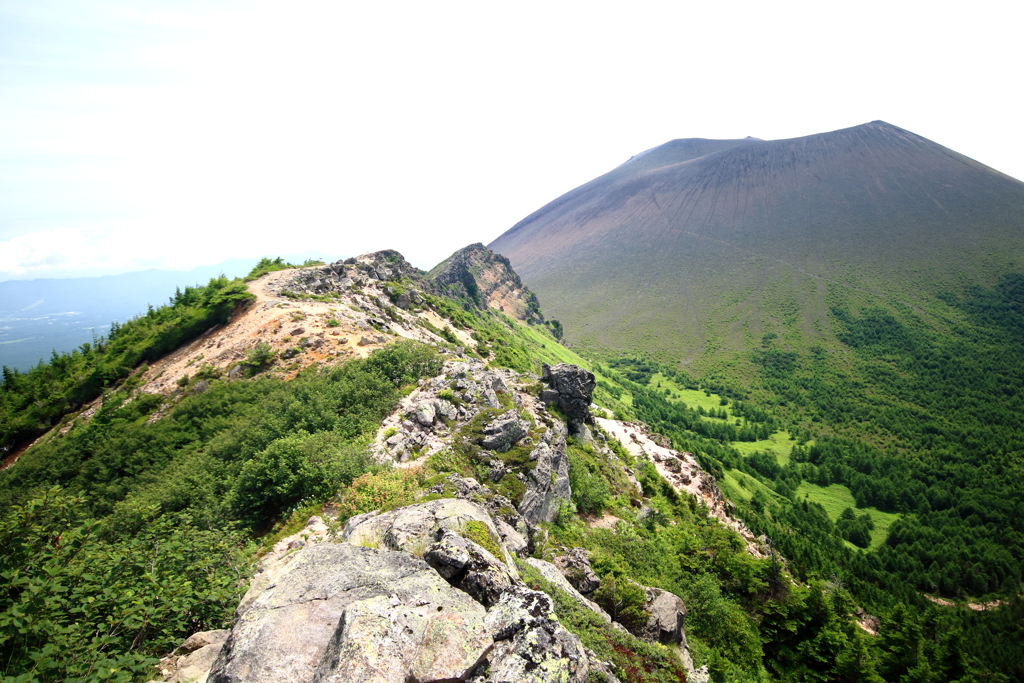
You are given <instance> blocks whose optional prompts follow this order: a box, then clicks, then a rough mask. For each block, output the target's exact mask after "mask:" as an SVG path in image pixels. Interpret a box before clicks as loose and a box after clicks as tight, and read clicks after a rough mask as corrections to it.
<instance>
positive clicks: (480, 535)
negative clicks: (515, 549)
mask: <svg viewBox="0 0 1024 683" xmlns="http://www.w3.org/2000/svg"><path fill="white" fill-rule="evenodd" d="M462 535H463V536H465V537H466V539H467V540H470V541H473V542H474V543H476V544H477V545H478V546H480V547H481V548H483V549H484V550H486V551H487V552H489V553H490V554H491V555H494V556H495V557H496V558H498V559H499V560H501V561H504V558H505V554H504V553H503V552H501V548H499V547H498V544H497V543H496V542H495V540H494V539H493V538H492V537H491V531H490V529H488V528H487V525H486V524H484V523H483V522H480V521H477V520H475V519H474V520H470V521H468V522H466V523H465V524H464V525H463V528H462Z"/></svg>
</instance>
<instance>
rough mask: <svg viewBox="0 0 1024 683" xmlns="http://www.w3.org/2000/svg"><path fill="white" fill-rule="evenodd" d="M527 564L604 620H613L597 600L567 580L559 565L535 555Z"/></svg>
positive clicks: (581, 605)
mask: <svg viewBox="0 0 1024 683" xmlns="http://www.w3.org/2000/svg"><path fill="white" fill-rule="evenodd" d="M526 564H528V565H530V566H531V567H533V568H534V569H536V570H537V571H538V572H539V573H540V575H541V576H543V577H544V578H545V579H546V580H547V581H548V582H549V583H551V584H552V585H554V586H555V588H558V589H560V590H561V591H563V592H564V593H565V594H566V595H568V596H569V597H570V598H572V599H573V600H575V601H576V603H577V604H578V605H579V606H580V607H584V608H586V609H588V610H590V611H591V612H593V613H594V614H596V615H597V616H599V617H601V618H602V619H603V620H605V621H607V622H609V623H610V622H611V620H612V618H611V616H609V615H608V613H607V612H605V611H604V610H603V609H601V606H600V605H598V604H597V603H596V602H594V601H593V600H590V599H589V598H587V597H586V596H584V595H583V594H582V593H580V592H579V591H578V590H576V587H575V586H573V585H572V584H571V583H569V581H568V580H566V578H565V576H564V575H563V574H562V572H560V571H559V570H558V567H556V566H555V565H553V564H551V563H550V562H545V561H544V560H538V559H537V558H535V557H530V558H527V560H526Z"/></svg>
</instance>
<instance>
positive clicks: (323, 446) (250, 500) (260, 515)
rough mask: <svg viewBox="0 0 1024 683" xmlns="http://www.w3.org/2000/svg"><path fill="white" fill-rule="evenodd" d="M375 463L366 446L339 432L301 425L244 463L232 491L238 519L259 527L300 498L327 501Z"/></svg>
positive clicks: (233, 505) (232, 499)
mask: <svg viewBox="0 0 1024 683" xmlns="http://www.w3.org/2000/svg"><path fill="white" fill-rule="evenodd" d="M371 465H372V461H371V459H370V457H369V455H368V454H367V452H366V450H365V449H364V448H360V447H357V446H355V445H353V444H351V443H347V442H346V441H345V440H344V439H343V438H342V437H341V436H339V435H338V434H336V433H334V432H317V433H315V434H309V433H307V432H305V431H303V430H299V431H298V432H295V433H293V434H289V435H288V436H285V437H282V438H280V439H277V440H275V441H272V442H271V443H270V444H269V445H268V446H267V447H266V448H264V449H263V450H262V451H260V452H259V453H257V454H256V455H255V456H254V457H253V458H252V459H251V460H249V461H248V462H246V463H245V465H244V466H243V467H242V471H241V473H240V474H239V475H238V479H237V481H236V483H235V486H234V489H233V491H232V495H231V502H232V507H233V509H234V510H235V514H236V515H237V516H238V518H239V519H241V520H244V521H245V522H247V523H248V524H250V525H251V526H253V527H258V526H260V525H262V524H265V523H266V522H267V521H269V520H270V519H271V517H273V516H274V515H275V514H277V513H278V512H279V511H281V510H283V509H285V508H288V507H290V506H292V505H294V504H295V503H297V502H299V501H300V500H303V499H312V500H319V501H323V500H326V499H327V498H329V497H330V496H332V495H334V494H335V493H337V491H338V490H339V489H340V488H341V487H342V486H345V485H347V484H349V483H351V482H352V480H353V479H355V478H356V477H358V476H359V475H361V474H364V473H366V472H367V471H369V470H370V468H371Z"/></svg>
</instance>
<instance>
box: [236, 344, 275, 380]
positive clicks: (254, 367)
mask: <svg viewBox="0 0 1024 683" xmlns="http://www.w3.org/2000/svg"><path fill="white" fill-rule="evenodd" d="M276 357H277V351H274V349H273V348H272V347H271V346H270V344H266V343H260V344H257V345H256V346H255V347H254V348H252V349H250V350H249V351H248V352H247V353H246V354H245V360H244V361H243V364H244V365H245V366H246V367H247V368H248V369H249V375H250V376H252V375H255V374H257V373H259V372H261V371H262V370H265V369H266V368H267V367H269V366H270V365H271V364H272V363H273V362H274V359H275V358H276Z"/></svg>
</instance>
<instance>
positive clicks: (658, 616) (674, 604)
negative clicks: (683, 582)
mask: <svg viewBox="0 0 1024 683" xmlns="http://www.w3.org/2000/svg"><path fill="white" fill-rule="evenodd" d="M645 592H646V593H647V601H646V603H645V604H644V610H645V611H646V612H647V614H648V615H649V616H648V618H647V624H646V625H645V626H644V631H643V634H642V635H641V637H642V638H643V639H644V640H648V641H650V642H652V643H676V644H679V645H682V646H683V647H684V648H685V647H686V632H685V630H684V627H685V624H686V605H684V604H683V601H682V600H681V599H680V598H679V596H677V595H674V594H672V593H669V592H668V591H666V590H661V589H660V588H649V587H645Z"/></svg>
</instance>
